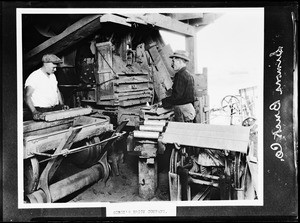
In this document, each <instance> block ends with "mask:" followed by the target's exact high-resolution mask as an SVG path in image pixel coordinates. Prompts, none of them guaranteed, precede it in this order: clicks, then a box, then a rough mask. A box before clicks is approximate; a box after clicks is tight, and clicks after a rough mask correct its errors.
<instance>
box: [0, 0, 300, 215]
mask: <svg viewBox="0 0 300 223" xmlns="http://www.w3.org/2000/svg"><path fill="white" fill-rule="evenodd" d="M52 3H53V2H52ZM64 3H67V2H64ZM49 4H50V6H51V7H46V6H45V7H33V6H34V4H33V5H32V7H30V5H28V4H27V5H26V7H16V8H15V18H14V19H15V20H14V21H15V24H14V25H15V27H16V30H15V32H16V33H15V34H16V35H15V37H14V38H15V44H16V45H15V50H16V51H15V56H16V61H15V65H16V66H15V67H14V71H15V72H16V73H15V75H14V78H13V80H15V81H16V83H15V85H14V87H13V89H15V90H16V91H15V92H14V98H15V100H14V101H15V102H16V104H15V105H14V108H16V110H15V111H16V113H15V118H14V122H13V123H16V126H15V131H14V136H15V137H14V139H15V140H14V143H13V144H14V146H13V147H14V152H12V151H10V152H9V154H11V155H12V154H14V158H11V157H10V158H9V159H8V160H13V161H12V162H13V163H14V165H13V166H14V168H15V169H14V170H13V172H14V174H13V176H14V179H13V184H14V189H12V188H8V185H11V184H12V182H10V183H8V182H7V181H5V179H9V178H8V177H7V174H8V173H7V171H10V170H8V169H9V167H8V166H9V165H10V166H12V165H11V162H10V164H7V163H9V162H8V161H5V159H4V158H5V157H8V155H4V156H3V169H4V172H6V173H5V174H4V177H3V182H4V183H3V191H4V194H3V198H4V200H5V198H8V197H11V196H13V197H14V199H13V202H12V203H13V204H12V203H6V205H4V206H3V210H6V211H7V210H9V209H11V208H12V209H13V208H16V209H17V211H18V212H20V213H21V214H20V215H19V216H15V217H12V214H11V213H9V214H8V213H6V218H4V219H6V220H14V221H22V220H23V221H30V220H35V221H39V220H41V221H43V220H47V219H48V220H49V219H50V220H51V219H53V220H70V219H73V220H74V219H75V220H76V218H79V219H88V220H95V219H97V218H100V219H102V218H103V219H106V218H110V217H112V218H117V219H118V218H119V217H120V218H121V219H123V218H124V217H125V218H126V217H139V218H143V217H146V218H147V217H148V218H149V217H178V216H181V217H184V216H185V217H200V219H201V217H208V218H209V217H213V216H215V217H216V218H215V220H216V219H219V217H222V216H223V217H246V218H247V217H248V216H253V217H254V218H253V220H255V219H257V218H258V217H259V216H261V217H264V216H273V215H275V216H279V217H280V216H285V217H286V216H291V217H295V216H297V215H298V212H297V211H296V209H297V208H296V207H297V205H298V199H297V198H296V195H297V193H298V185H297V180H296V179H297V164H296V161H297V156H298V154H297V148H298V131H297V130H296V129H297V126H298V119H297V116H296V115H295V114H297V109H298V108H297V102H296V100H295V99H297V97H298V96H297V84H296V83H295V82H297V78H298V76H297V75H298V73H297V63H298V60H297V59H298V52H297V41H296V39H297V38H296V36H297V35H296V30H297V29H296V24H295V23H296V22H295V21H296V20H297V18H298V14H297V13H295V12H294V11H293V10H294V9H295V8H294V7H295V5H293V4H291V7H290V8H289V7H288V6H286V7H285V10H286V11H282V13H281V14H280V13H279V12H280V8H284V7H280V6H278V7H274V8H273V7H270V8H268V9H267V8H266V7H263V6H262V7H243V6H239V7H210V6H207V7H205V5H203V6H197V7H184V6H181V5H182V4H180V6H181V7H178V6H177V7H155V8H154V7H112V8H110V7H100V6H98V5H99V4H97V7H94V6H93V5H92V4H91V5H90V6H89V7H83V8H79V7H72V4H71V2H70V3H69V5H68V4H66V5H68V6H67V7H59V5H58V6H55V4H54V3H53V4H51V3H49ZM49 4H48V5H47V6H49ZM62 5H63V4H62ZM74 5H76V4H74ZM85 6H86V5H85ZM270 24H272V26H271V28H270ZM288 32H289V33H288ZM287 36H288V37H287ZM2 55H3V54H2ZM6 75H7V74H6ZM3 92H4V94H3V97H5V95H6V94H9V93H8V92H9V91H6V92H5V90H4V91H3ZM6 101H7V100H6ZM10 103H12V102H9V101H8V102H4V103H3V104H10ZM4 115H5V113H4ZM11 115H12V114H11ZM10 123H12V122H10ZM7 125H9V124H8V122H7V124H6V126H7ZM8 129H9V128H8ZM3 130H4V131H5V126H4V128H3ZM4 138H5V136H3V139H4ZM7 141H9V140H7ZM3 142H4V143H3V144H5V142H6V141H3ZM5 182H6V183H5ZM12 191H14V192H13V193H12ZM6 192H8V194H9V195H7V194H5V193H6ZM12 194H13V195H12ZM283 197H285V198H284V199H282V198H283ZM289 199H290V200H289ZM278 201H280V202H282V203H281V204H278ZM6 202H8V200H6ZM287 203H288V205H285V204H287ZM282 206H284V207H285V208H282ZM8 212H9V211H8ZM255 213H256V214H255ZM25 216H26V217H25ZM219 220H220V219H219Z"/></svg>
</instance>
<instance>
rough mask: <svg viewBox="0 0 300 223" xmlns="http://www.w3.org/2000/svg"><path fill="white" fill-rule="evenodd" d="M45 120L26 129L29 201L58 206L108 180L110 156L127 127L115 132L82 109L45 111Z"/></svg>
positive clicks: (29, 123)
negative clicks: (59, 203)
mask: <svg viewBox="0 0 300 223" xmlns="http://www.w3.org/2000/svg"><path fill="white" fill-rule="evenodd" d="M43 119H44V120H42V121H38V122H37V121H33V120H31V121H25V122H24V124H23V130H24V133H23V144H24V147H23V148H24V150H23V164H24V200H25V202H27V203H52V202H56V201H58V200H60V199H62V198H64V197H66V196H67V195H70V194H72V193H74V192H76V191H78V190H80V189H82V188H83V187H85V186H88V185H90V184H92V183H95V182H97V181H99V180H104V181H106V180H107V179H108V177H109V174H110V166H109V164H108V162H107V156H108V154H109V153H110V150H111V147H112V144H113V143H114V142H115V141H116V140H117V139H119V138H120V137H121V136H122V135H124V132H123V133H122V132H120V131H121V129H122V128H123V127H124V125H126V122H125V123H123V125H121V126H120V127H119V128H118V129H116V130H114V129H113V126H112V124H110V120H109V117H107V116H103V115H100V114H98V113H97V112H93V111H92V109H91V108H80V107H78V108H73V109H70V110H61V111H54V112H46V113H43ZM66 163H67V164H66ZM68 163H69V164H68ZM71 163H72V164H73V166H70V164H71ZM66 165H67V166H68V165H69V166H68V167H70V168H73V169H74V171H75V172H74V171H72V170H71V171H70V169H68V170H66V169H63V168H65V167H66ZM61 166H62V169H61V170H60V171H59V169H60V168H61ZM76 167H77V168H76ZM71 173H74V174H71ZM66 174H69V175H66ZM70 174H71V175H70Z"/></svg>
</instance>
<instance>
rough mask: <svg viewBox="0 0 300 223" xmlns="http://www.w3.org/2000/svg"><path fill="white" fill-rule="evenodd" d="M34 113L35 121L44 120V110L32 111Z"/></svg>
mask: <svg viewBox="0 0 300 223" xmlns="http://www.w3.org/2000/svg"><path fill="white" fill-rule="evenodd" d="M32 115H33V120H35V121H39V120H42V117H43V113H42V112H39V111H35V112H33V113H32Z"/></svg>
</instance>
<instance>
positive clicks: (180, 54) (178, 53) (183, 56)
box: [170, 50, 190, 61]
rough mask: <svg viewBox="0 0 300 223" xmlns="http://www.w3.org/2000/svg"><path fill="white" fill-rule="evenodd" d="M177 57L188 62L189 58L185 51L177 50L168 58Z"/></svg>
mask: <svg viewBox="0 0 300 223" xmlns="http://www.w3.org/2000/svg"><path fill="white" fill-rule="evenodd" d="M173 57H177V58H181V59H184V60H186V61H190V58H189V56H188V53H187V52H186V51H185V50H177V51H175V52H174V53H173V55H171V56H170V58H173Z"/></svg>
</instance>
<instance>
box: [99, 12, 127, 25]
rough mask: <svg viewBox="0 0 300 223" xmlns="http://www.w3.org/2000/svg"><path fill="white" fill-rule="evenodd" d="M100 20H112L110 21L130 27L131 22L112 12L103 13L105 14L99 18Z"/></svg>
mask: <svg viewBox="0 0 300 223" xmlns="http://www.w3.org/2000/svg"><path fill="white" fill-rule="evenodd" d="M100 22H101V23H104V22H112V23H117V24H120V25H124V26H129V27H131V24H130V23H128V22H127V20H126V19H125V18H122V17H120V16H117V15H113V14H105V15H103V16H102V17H101V18H100Z"/></svg>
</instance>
